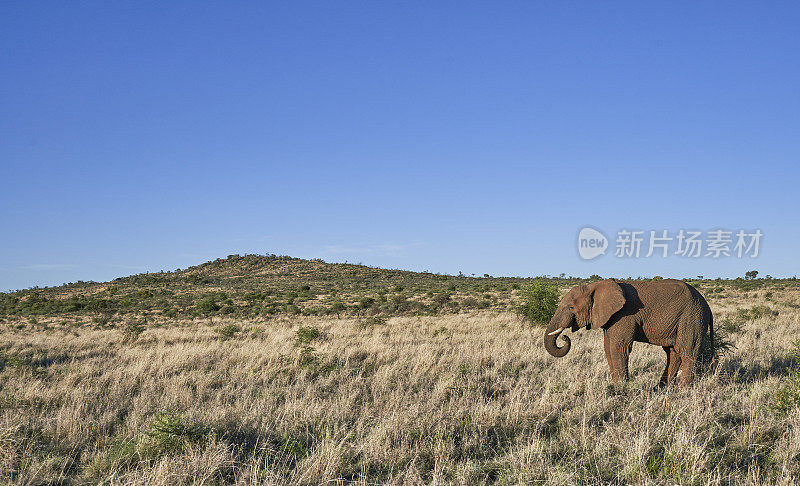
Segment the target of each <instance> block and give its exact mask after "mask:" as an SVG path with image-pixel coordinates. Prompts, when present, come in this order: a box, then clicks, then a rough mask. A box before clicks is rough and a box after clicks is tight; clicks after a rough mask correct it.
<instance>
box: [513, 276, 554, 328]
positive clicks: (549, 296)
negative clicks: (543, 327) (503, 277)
mask: <svg viewBox="0 0 800 486" xmlns="http://www.w3.org/2000/svg"><path fill="white" fill-rule="evenodd" d="M556 308H558V289H556V288H555V287H553V286H551V285H547V284H546V283H544V282H541V281H540V282H536V283H534V284H533V285H531V286H530V287H528V288H526V289H524V290H523V291H522V305H520V306H519V307H518V309H517V312H518V313H519V314H520V315H522V316H523V317H525V318H526V319H528V320H529V321H531V322H532V323H538V324H546V323H547V322H549V321H550V319H551V318H552V317H553V314H555V312H556Z"/></svg>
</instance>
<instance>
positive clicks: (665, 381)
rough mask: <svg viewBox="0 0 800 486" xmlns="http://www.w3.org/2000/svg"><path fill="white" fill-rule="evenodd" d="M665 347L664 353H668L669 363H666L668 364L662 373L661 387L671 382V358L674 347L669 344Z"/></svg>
mask: <svg viewBox="0 0 800 486" xmlns="http://www.w3.org/2000/svg"><path fill="white" fill-rule="evenodd" d="M663 349H664V353H666V355H667V364H666V366H664V373H662V374H661V379H660V380H659V381H658V386H659V387H660V388H663V387H665V386H667V384H668V383H669V365H670V361H671V359H670V358H671V356H672V348H669V347H667V346H663Z"/></svg>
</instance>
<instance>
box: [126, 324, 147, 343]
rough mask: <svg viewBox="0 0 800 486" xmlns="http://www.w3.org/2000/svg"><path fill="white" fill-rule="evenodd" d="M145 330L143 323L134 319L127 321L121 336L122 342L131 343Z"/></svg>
mask: <svg viewBox="0 0 800 486" xmlns="http://www.w3.org/2000/svg"><path fill="white" fill-rule="evenodd" d="M144 330H145V326H144V323H139V322H136V321H132V322H129V323H128V325H127V326H126V327H125V332H124V333H125V336H124V337H123V338H122V342H123V343H132V342H134V341H136V340H137V339H139V336H141V335H142V333H143V332H144Z"/></svg>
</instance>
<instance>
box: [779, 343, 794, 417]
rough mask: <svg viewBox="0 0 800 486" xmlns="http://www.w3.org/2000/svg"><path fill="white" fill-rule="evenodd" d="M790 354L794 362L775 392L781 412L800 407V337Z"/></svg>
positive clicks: (784, 412)
mask: <svg viewBox="0 0 800 486" xmlns="http://www.w3.org/2000/svg"><path fill="white" fill-rule="evenodd" d="M789 356H790V358H791V359H792V364H791V365H790V366H789V369H788V370H787V376H786V380H785V381H784V382H783V384H782V385H781V387H780V388H779V389H778V391H777V393H776V394H775V409H776V410H777V411H778V412H779V413H781V414H786V413H788V412H789V411H790V410H793V409H795V408H797V407H800V339H799V340H796V341H795V342H794V343H793V349H792V351H791V352H790V354H789Z"/></svg>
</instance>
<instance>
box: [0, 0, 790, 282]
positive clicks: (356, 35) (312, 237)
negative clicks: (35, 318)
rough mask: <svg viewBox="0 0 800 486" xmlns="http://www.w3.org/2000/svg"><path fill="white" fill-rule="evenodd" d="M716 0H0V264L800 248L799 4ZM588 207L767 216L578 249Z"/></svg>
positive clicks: (403, 263)
mask: <svg viewBox="0 0 800 486" xmlns="http://www.w3.org/2000/svg"><path fill="white" fill-rule="evenodd" d="M722 5H723V4H720V3H713V2H661V3H658V4H657V3H655V2H646V3H643V2H614V3H608V2H605V3H598V2H503V3H497V2H403V3H397V2H395V3H388V2H166V3H165V2H144V1H138V2H69V3H53V2H15V3H11V2H4V3H3V4H2V5H0V46H2V49H0V113H2V114H3V115H2V117H0V167H2V176H3V177H2V180H3V184H2V191H0V203H1V204H0V208H1V209H0V223H1V224H2V228H3V233H2V238H0V289H17V288H25V287H29V286H34V285H40V286H41V285H54V284H60V283H63V282H68V281H76V280H98V281H100V280H108V279H111V278H114V277H118V276H122V275H129V274H132V273H139V272H143V271H158V270H162V269H163V270H170V269H175V268H186V267H187V266H190V265H194V264H198V263H202V262H204V261H206V260H210V259H214V258H217V257H224V256H226V255H228V254H233V253H276V254H288V255H292V256H299V257H305V258H316V257H318V258H323V259H326V260H328V261H345V260H346V261H350V262H356V263H358V262H362V263H364V264H369V265H375V266H383V267H393V268H405V269H412V270H429V271H433V272H443V273H458V272H459V271H461V272H464V273H465V274H471V273H476V274H478V275H483V274H484V273H489V274H492V275H521V276H533V275H542V274H551V275H557V274H560V273H562V272H563V273H566V274H573V275H589V274H593V273H597V274H600V275H603V276H628V275H631V276H639V275H641V276H650V275H656V274H658V275H663V276H676V277H682V276H694V275H706V276H738V275H742V274H743V273H744V272H745V271H747V270H751V269H757V270H759V271H760V272H761V274H762V275H764V274H772V275H774V276H791V275H795V274H798V273H800V270H799V269H798V262H799V260H800V257H799V256H798V255H800V252H799V251H798V250H797V247H798V242H799V241H800V228H798V224H797V223H798V213H799V212H800V211H799V210H800V202H799V201H800V199H799V198H798V194H797V189H798V181H799V180H800V177H799V176H800V168H799V167H800V155H799V154H800V150H799V149H800V137H798V136H797V134H798V133H800V50H798V49H797V46H798V45H800V31H799V30H798V29H797V25H798V24H799V23H800V6H798V5H797V3H793V2H770V3H768V4H764V3H760V4H756V3H752V2H726V3H725V4H724V8H722ZM586 225H590V226H593V227H596V228H598V229H601V230H602V231H603V232H604V233H606V234H607V235H608V236H609V237H610V238H612V239H613V236H614V234H615V233H616V231H617V230H619V229H621V228H638V229H643V230H650V229H653V230H662V229H667V230H670V231H671V232H677V231H678V230H679V229H684V228H686V229H688V228H694V229H700V230H703V231H710V230H713V229H716V228H727V229H731V230H738V229H740V228H742V229H747V230H752V229H756V228H758V229H761V231H762V232H763V233H764V237H763V240H762V242H761V243H762V244H761V251H760V255H759V256H758V258H756V259H747V258H744V259H738V258H723V259H718V260H714V259H710V258H700V259H686V258H679V257H669V258H666V259H661V258H649V259H645V258H640V259H620V258H614V257H613V256H612V255H610V254H607V255H605V256H603V257H600V258H598V259H596V260H592V261H582V260H581V259H580V258H579V257H578V254H577V251H576V241H575V240H576V235H577V232H578V230H579V229H580V228H581V227H583V226H586ZM612 244H613V241H612Z"/></svg>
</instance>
